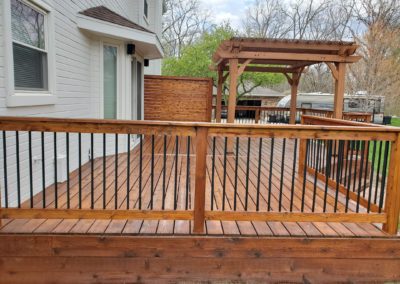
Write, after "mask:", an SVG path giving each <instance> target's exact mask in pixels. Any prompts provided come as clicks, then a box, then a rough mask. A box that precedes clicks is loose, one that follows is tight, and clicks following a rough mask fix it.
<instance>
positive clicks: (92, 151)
mask: <svg viewBox="0 0 400 284" xmlns="http://www.w3.org/2000/svg"><path fill="white" fill-rule="evenodd" d="M90 208H91V209H93V208H94V136H93V133H90Z"/></svg>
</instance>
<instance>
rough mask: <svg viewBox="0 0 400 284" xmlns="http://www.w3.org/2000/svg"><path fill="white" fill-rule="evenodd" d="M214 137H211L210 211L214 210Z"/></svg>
mask: <svg viewBox="0 0 400 284" xmlns="http://www.w3.org/2000/svg"><path fill="white" fill-rule="evenodd" d="M215 139H216V138H215V137H213V143H212V161H211V163H212V166H211V210H213V209H214V186H215V185H214V183H215V181H214V179H215Z"/></svg>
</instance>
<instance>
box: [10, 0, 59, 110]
mask: <svg viewBox="0 0 400 284" xmlns="http://www.w3.org/2000/svg"><path fill="white" fill-rule="evenodd" d="M20 1H22V2H25V3H26V4H27V5H29V6H35V8H36V9H38V10H42V11H43V12H45V13H47V15H46V16H45V21H46V24H45V36H46V43H45V44H46V50H47V64H48V67H47V70H48V72H47V73H48V74H47V76H48V79H47V80H48V90H47V91H22V90H16V89H15V82H14V55H13V48H12V44H13V39H12V30H11V2H10V0H3V21H4V23H3V25H4V47H5V49H4V50H5V54H4V55H5V71H6V72H5V83H6V84H5V85H6V94H7V97H6V103H7V106H8V107H21V106H38V105H53V104H55V103H56V102H57V96H56V93H55V80H56V68H55V50H54V13H53V9H52V8H51V7H50V6H49V5H47V4H46V3H45V2H43V1H42V0H29V1H28V0H20Z"/></svg>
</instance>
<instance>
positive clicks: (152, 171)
mask: <svg viewBox="0 0 400 284" xmlns="http://www.w3.org/2000/svg"><path fill="white" fill-rule="evenodd" d="M153 202H154V134H153V135H151V168H150V209H153ZM175 209H176V208H175Z"/></svg>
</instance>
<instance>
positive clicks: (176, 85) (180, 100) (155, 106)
mask: <svg viewBox="0 0 400 284" xmlns="http://www.w3.org/2000/svg"><path fill="white" fill-rule="evenodd" d="M212 86H213V83H212V79H211V78H189V77H168V76H145V79H144V119H145V120H164V121H195V122H210V121H211V99H212Z"/></svg>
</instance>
